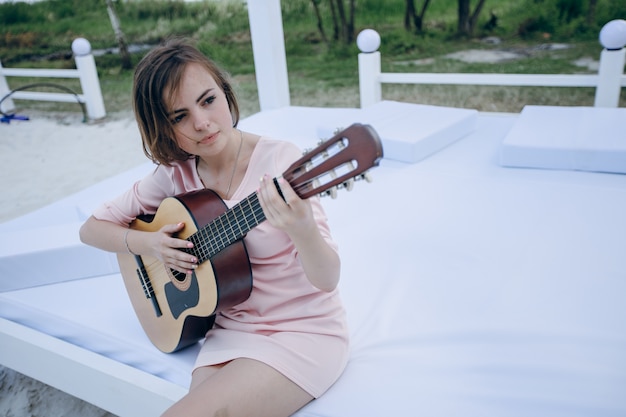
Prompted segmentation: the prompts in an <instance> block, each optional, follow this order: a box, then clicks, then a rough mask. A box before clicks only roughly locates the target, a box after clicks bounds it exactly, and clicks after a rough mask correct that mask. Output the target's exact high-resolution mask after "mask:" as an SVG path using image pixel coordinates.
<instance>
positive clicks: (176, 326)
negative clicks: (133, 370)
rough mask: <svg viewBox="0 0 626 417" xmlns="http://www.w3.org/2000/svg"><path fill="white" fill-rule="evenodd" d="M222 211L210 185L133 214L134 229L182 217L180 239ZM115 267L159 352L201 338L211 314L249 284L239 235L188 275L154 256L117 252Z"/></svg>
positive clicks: (244, 293)
mask: <svg viewBox="0 0 626 417" xmlns="http://www.w3.org/2000/svg"><path fill="white" fill-rule="evenodd" d="M226 211H227V207H226V205H225V204H224V202H223V201H222V199H221V198H220V197H219V196H218V195H217V194H215V193H214V192H213V191H211V190H202V191H197V192H193V193H188V194H185V195H182V196H177V197H170V198H167V199H165V200H163V202H162V203H161V205H160V206H159V208H158V210H157V212H156V214H155V215H154V217H153V218H152V219H151V220H149V221H147V220H142V219H137V220H135V221H134V222H133V223H132V224H131V226H130V227H131V228H132V229H134V230H141V231H150V232H154V231H157V230H159V229H160V228H161V227H163V226H164V225H166V224H173V223H179V222H184V223H185V228H184V229H183V230H181V231H180V232H179V233H178V234H177V237H179V238H181V239H186V238H188V237H189V236H191V235H193V234H194V233H196V232H197V231H198V230H199V229H200V228H202V227H203V226H205V225H206V224H208V223H210V222H211V221H213V220H214V219H215V218H217V217H218V216H220V215H221V214H223V213H225V212H226ZM118 262H119V265H120V271H121V274H122V278H123V280H124V285H125V286H126V290H127V292H128V294H129V297H130V300H131V303H132V305H133V308H134V309H135V313H136V314H137V317H138V318H139V321H140V323H141V325H142V327H143V329H144V331H145V332H146V334H147V335H148V337H149V338H150V341H151V342H152V343H153V344H154V345H155V346H156V347H157V348H158V349H160V350H161V351H163V352H174V351H176V350H180V349H182V348H184V347H186V346H189V345H190V344H193V343H195V342H197V341H198V340H200V339H201V338H203V337H204V336H205V334H206V333H207V331H209V330H210V329H211V327H212V326H213V323H214V321H215V314H216V313H218V312H219V311H222V310H224V309H226V308H229V307H232V306H234V305H237V304H239V303H241V302H243V301H245V300H246V299H247V298H248V297H249V296H250V292H251V290H252V270H251V267H250V261H249V259H248V254H247V250H246V247H245V244H244V242H243V240H241V239H240V240H238V241H236V242H234V243H232V244H230V245H229V246H227V247H226V248H225V249H223V250H222V251H220V252H219V253H217V254H215V255H214V256H212V257H211V258H210V259H208V260H206V261H205V262H203V263H201V264H200V265H198V268H197V269H196V270H195V271H194V272H193V274H191V275H184V274H180V273H177V272H174V271H171V270H170V269H169V268H167V267H166V266H165V265H163V263H161V262H160V261H159V260H158V259H156V258H151V257H147V256H134V255H131V254H118Z"/></svg>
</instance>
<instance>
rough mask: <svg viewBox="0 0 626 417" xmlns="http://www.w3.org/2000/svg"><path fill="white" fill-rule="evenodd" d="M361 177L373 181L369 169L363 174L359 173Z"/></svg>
mask: <svg viewBox="0 0 626 417" xmlns="http://www.w3.org/2000/svg"><path fill="white" fill-rule="evenodd" d="M361 178H363V179H364V180H365V181H367V182H372V181H374V178H372V176H371V175H370V173H369V171H366V172H364V173H363V174H361Z"/></svg>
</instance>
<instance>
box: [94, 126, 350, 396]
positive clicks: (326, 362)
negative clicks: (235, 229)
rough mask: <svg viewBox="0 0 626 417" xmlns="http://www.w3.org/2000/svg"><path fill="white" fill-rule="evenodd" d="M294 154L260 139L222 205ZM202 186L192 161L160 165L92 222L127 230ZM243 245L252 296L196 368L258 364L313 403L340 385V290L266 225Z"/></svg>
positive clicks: (217, 332) (224, 316)
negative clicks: (307, 270) (312, 276)
mask: <svg viewBox="0 0 626 417" xmlns="http://www.w3.org/2000/svg"><path fill="white" fill-rule="evenodd" d="M299 157H300V151H299V150H298V149H297V147H296V146H295V145H293V144H291V143H288V142H282V141H275V140H271V139H267V138H261V139H260V140H259V142H258V143H257V145H256V147H255V149H254V151H253V153H252V156H251V158H250V163H249V166H248V170H247V172H246V174H245V176H244V179H243V181H242V182H241V184H240V186H239V188H238V189H237V190H235V193H234V194H233V196H232V199H231V200H227V201H225V203H226V205H227V206H228V207H232V206H234V205H235V204H237V203H238V202H239V201H241V200H243V199H244V198H246V197H247V196H249V195H250V194H252V193H254V192H255V191H256V190H257V189H258V186H259V178H261V176H262V175H263V174H265V173H267V174H269V175H271V176H279V175H280V174H282V173H283V172H284V171H285V170H286V169H287V168H288V167H289V165H291V163H292V162H293V161H295V160H296V159H298V158H299ZM203 188H204V186H203V184H202V181H201V180H200V178H199V176H198V174H197V171H196V165H195V159H190V160H189V161H185V162H183V163H178V164H175V165H173V166H172V167H167V166H159V167H158V168H157V169H156V170H155V171H154V172H153V173H152V174H151V175H149V176H147V177H146V178H144V179H143V180H141V181H139V182H137V183H136V184H135V185H134V186H133V188H132V189H130V190H129V191H127V192H126V193H125V194H122V195H121V196H119V197H118V198H117V199H115V200H113V201H111V202H109V203H106V204H104V205H102V206H101V207H100V208H98V209H97V210H96V211H95V212H94V217H96V218H97V219H101V220H108V221H112V222H116V223H118V224H121V225H124V226H127V225H128V224H129V223H130V222H131V221H132V220H133V219H134V218H135V217H136V216H138V215H140V214H152V213H154V212H155V211H156V208H157V207H158V206H159V204H160V203H161V201H162V200H163V199H164V198H166V197H169V196H173V195H178V194H182V193H185V192H189V191H194V190H198V189H203ZM311 202H312V205H313V211H314V214H315V218H316V220H317V223H318V226H319V228H320V231H321V233H322V236H323V237H324V239H325V240H326V241H327V242H328V243H329V244H330V245H331V247H333V248H334V249H335V250H337V246H336V244H335V243H334V242H333V241H332V238H331V236H330V231H329V228H328V224H327V219H326V216H325V214H324V211H323V209H322V206H321V204H320V202H319V198H318V197H313V198H311ZM245 243H246V247H247V250H248V255H249V258H250V263H251V265H252V275H253V288H252V293H251V295H250V298H248V300H246V301H244V302H243V303H241V304H239V305H237V306H235V307H232V308H230V309H228V310H225V311H223V312H221V313H220V314H218V316H217V318H216V321H215V327H214V328H213V329H212V330H211V331H209V332H208V334H207V336H206V339H205V342H204V344H203V346H202V349H201V351H200V353H199V355H198V358H197V360H196V365H195V367H201V366H207V365H215V364H220V363H224V362H227V361H230V360H232V359H236V358H250V359H255V360H258V361H261V362H263V363H266V364H268V365H269V366H271V367H272V368H274V369H276V370H278V371H279V372H281V373H282V374H284V375H285V376H286V377H287V378H289V379H291V380H292V381H293V382H295V383H296V384H297V385H298V386H300V387H301V388H302V389H304V390H305V391H307V392H308V393H309V394H311V395H312V396H313V397H315V398H317V397H319V396H320V395H322V394H323V393H324V392H325V391H326V390H327V389H328V388H329V387H330V386H331V385H332V384H333V383H334V382H335V381H336V380H337V378H338V377H339V375H340V374H341V373H342V372H343V369H344V368H345V365H346V363H347V359H348V330H347V325H346V315H345V311H344V309H343V306H342V303H341V300H340V297H339V293H338V291H337V290H334V291H332V292H324V291H321V290H319V289H317V288H316V287H314V286H313V285H312V284H311V283H310V282H309V280H308V279H307V277H306V276H305V274H304V271H303V269H302V267H301V265H300V261H299V258H298V253H297V251H296V249H295V247H294V245H293V243H292V242H291V240H290V239H289V237H288V236H287V235H286V234H285V233H284V232H282V231H280V230H278V229H276V228H274V227H272V226H271V225H270V224H269V222H263V223H261V224H260V225H259V226H257V227H256V228H254V229H252V230H251V231H250V232H249V233H248V235H247V236H246V238H245Z"/></svg>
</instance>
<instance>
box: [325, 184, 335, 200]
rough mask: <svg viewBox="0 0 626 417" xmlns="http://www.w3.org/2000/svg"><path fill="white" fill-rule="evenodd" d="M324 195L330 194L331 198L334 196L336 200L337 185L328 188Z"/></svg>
mask: <svg viewBox="0 0 626 417" xmlns="http://www.w3.org/2000/svg"><path fill="white" fill-rule="evenodd" d="M324 195H328V196H330V198H332V199H333V200H334V199H335V198H337V187H331V188H329V189H328V190H327V191H326V192H325V193H324Z"/></svg>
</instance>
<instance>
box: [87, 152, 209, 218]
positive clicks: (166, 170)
mask: <svg viewBox="0 0 626 417" xmlns="http://www.w3.org/2000/svg"><path fill="white" fill-rule="evenodd" d="M200 188H202V183H201V182H200V179H199V178H198V176H197V174H196V171H195V162H194V160H190V161H189V162H188V161H185V162H184V163H181V164H175V165H173V166H171V167H168V166H164V165H159V166H158V167H157V168H156V169H155V170H154V171H153V172H152V173H151V174H149V175H147V176H146V177H145V178H143V179H142V180H140V181H137V182H136V183H135V184H134V185H133V186H132V188H131V189H129V190H128V191H126V192H125V193H123V194H121V195H120V196H118V197H117V198H115V199H113V200H111V201H109V202H106V203H104V204H102V205H101V206H100V207H98V208H97V209H96V210H95V211H94V212H93V216H94V217H95V218H96V219H98V220H107V221H110V222H113V223H117V224H120V225H122V226H128V225H129V224H130V223H131V222H132V221H133V220H134V219H135V218H136V217H137V216H140V215H143V214H154V213H155V212H156V210H157V208H158V207H159V205H160V204H161V202H162V201H163V199H165V198H166V197H171V196H174V195H178V194H182V193H185V192H189V191H194V190H197V189H200Z"/></svg>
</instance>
